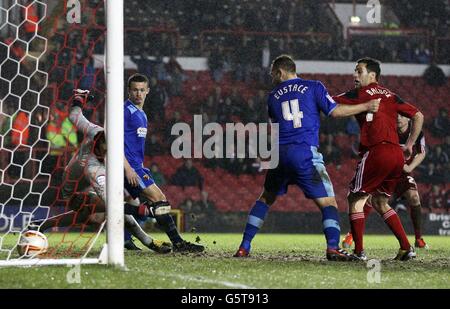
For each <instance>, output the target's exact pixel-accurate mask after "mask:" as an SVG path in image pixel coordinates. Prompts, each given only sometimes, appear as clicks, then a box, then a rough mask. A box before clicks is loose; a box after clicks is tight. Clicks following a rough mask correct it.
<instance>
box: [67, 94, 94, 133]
mask: <svg viewBox="0 0 450 309" xmlns="http://www.w3.org/2000/svg"><path fill="white" fill-rule="evenodd" d="M73 93H74V95H73V98H72V105H71V107H70V114H69V119H70V121H71V122H72V123H73V124H74V126H75V127H76V128H77V130H79V131H81V132H83V133H84V134H85V135H92V137H94V136H95V134H97V133H98V131H99V129H100V127H99V126H97V125H96V124H93V123H92V122H90V121H89V120H87V119H86V117H84V115H83V107H84V106H85V104H86V102H87V101H88V98H89V90H81V89H74V91H73Z"/></svg>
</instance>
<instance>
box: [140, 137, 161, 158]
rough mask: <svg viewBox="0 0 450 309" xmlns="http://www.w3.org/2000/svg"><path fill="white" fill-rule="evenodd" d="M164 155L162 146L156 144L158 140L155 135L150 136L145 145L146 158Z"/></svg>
mask: <svg viewBox="0 0 450 309" xmlns="http://www.w3.org/2000/svg"><path fill="white" fill-rule="evenodd" d="M163 153H164V149H163V146H162V145H161V143H159V142H158V138H157V136H156V135H155V134H152V135H150V137H149V138H148V140H147V142H146V143H145V155H146V156H150V157H153V156H159V155H161V154H163Z"/></svg>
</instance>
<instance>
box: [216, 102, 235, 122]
mask: <svg viewBox="0 0 450 309" xmlns="http://www.w3.org/2000/svg"><path fill="white" fill-rule="evenodd" d="M234 115H236V113H235V110H234V106H233V102H232V101H231V98H230V97H227V98H226V99H225V103H224V104H221V105H219V108H218V110H217V121H218V122H219V123H221V124H224V123H227V122H232V121H233V119H232V117H233V116H234Z"/></svg>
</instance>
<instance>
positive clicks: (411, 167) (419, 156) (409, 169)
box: [403, 152, 425, 173]
mask: <svg viewBox="0 0 450 309" xmlns="http://www.w3.org/2000/svg"><path fill="white" fill-rule="evenodd" d="M424 159H425V153H424V152H422V153H418V154H417V155H415V156H414V158H413V160H412V161H411V163H410V164H405V165H404V166H403V171H404V172H405V173H411V172H412V171H413V170H414V169H415V168H416V167H417V166H419V165H420V163H422V161H423V160H424Z"/></svg>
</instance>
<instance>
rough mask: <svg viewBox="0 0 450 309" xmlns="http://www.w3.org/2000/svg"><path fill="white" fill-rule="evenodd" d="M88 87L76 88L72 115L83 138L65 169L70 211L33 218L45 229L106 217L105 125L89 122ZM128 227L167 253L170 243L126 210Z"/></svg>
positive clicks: (90, 222) (144, 241) (63, 193)
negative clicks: (152, 234)
mask: <svg viewBox="0 0 450 309" xmlns="http://www.w3.org/2000/svg"><path fill="white" fill-rule="evenodd" d="M88 95H89V91H88V90H79V89H77V90H74V97H73V101H72V106H71V108H70V115H69V118H70V120H71V121H72V123H73V124H74V125H75V126H76V128H77V129H78V131H79V132H82V133H83V134H84V139H83V141H82V143H81V145H80V147H79V149H78V151H77V152H76V153H75V154H74V155H73V156H72V159H71V160H70V162H69V164H68V165H67V166H66V168H65V169H64V174H63V187H62V190H61V196H62V198H63V199H64V200H69V201H68V206H69V208H70V209H71V211H69V212H66V213H63V214H61V215H58V216H55V217H52V218H49V219H47V220H37V221H33V222H31V224H30V225H31V227H32V228H33V227H38V228H39V229H40V230H41V231H45V230H47V229H48V228H51V227H55V226H58V227H64V226H70V225H72V224H88V225H96V224H101V223H102V222H103V221H104V220H105V201H106V193H105V184H106V183H105V162H104V160H105V155H106V140H105V131H104V129H103V128H102V127H100V126H98V125H95V124H93V123H91V122H89V121H88V120H87V119H86V118H85V117H84V115H83V111H82V107H84V105H85V104H86V102H87V100H88ZM125 228H126V229H127V230H128V231H129V232H130V233H131V234H132V235H133V236H135V237H136V238H137V239H139V241H140V242H141V243H142V244H143V245H145V246H146V247H148V248H149V249H151V250H153V251H155V252H158V253H168V252H170V251H171V246H170V244H168V243H165V242H162V241H160V240H156V239H153V238H151V237H150V236H148V235H147V234H146V233H145V232H144V231H143V230H142V228H141V227H140V226H139V224H138V223H137V222H136V220H135V219H134V217H133V216H131V215H129V214H125Z"/></svg>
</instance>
